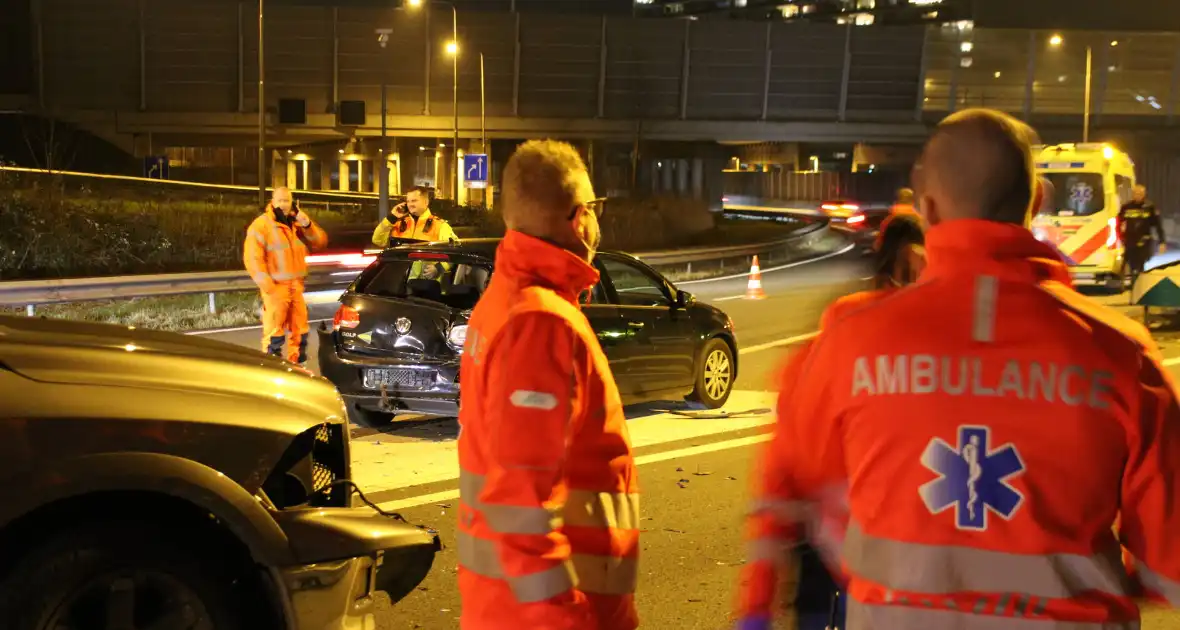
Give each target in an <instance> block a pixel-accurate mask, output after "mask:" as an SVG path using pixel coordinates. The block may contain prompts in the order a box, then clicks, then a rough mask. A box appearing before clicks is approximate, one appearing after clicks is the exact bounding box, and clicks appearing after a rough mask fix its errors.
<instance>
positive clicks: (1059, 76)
mask: <svg viewBox="0 0 1180 630" xmlns="http://www.w3.org/2000/svg"><path fill="white" fill-rule="evenodd" d="M1057 82H1058V83H1065V75H1064V74H1062V75H1058V76H1057Z"/></svg>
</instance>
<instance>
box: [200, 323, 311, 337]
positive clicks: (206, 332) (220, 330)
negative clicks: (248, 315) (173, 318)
mask: <svg viewBox="0 0 1180 630" xmlns="http://www.w3.org/2000/svg"><path fill="white" fill-rule="evenodd" d="M330 321H332V320H331V319H309V320H307V323H308V324H318V323H320V322H330ZM243 330H262V324H255V325H254V326H238V327H237V328H218V329H216V330H190V331H189V332H186V333H184V334H186V335H216V334H219V333H228V332H241V331H243Z"/></svg>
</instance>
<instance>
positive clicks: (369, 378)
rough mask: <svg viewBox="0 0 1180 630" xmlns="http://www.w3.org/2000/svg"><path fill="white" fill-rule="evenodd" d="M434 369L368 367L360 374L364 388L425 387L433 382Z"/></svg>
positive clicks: (403, 388) (435, 373)
mask: <svg viewBox="0 0 1180 630" xmlns="http://www.w3.org/2000/svg"><path fill="white" fill-rule="evenodd" d="M437 374H438V372H437V371H436V370H431V369H425V368H368V369H365V371H364V373H363V374H362V376H361V381H362V384H363V385H364V387H365V389H381V386H382V385H384V386H385V387H386V388H387V389H402V390H405V389H427V388H429V387H430V386H431V385H433V384H434V382H435V377H436V375H437Z"/></svg>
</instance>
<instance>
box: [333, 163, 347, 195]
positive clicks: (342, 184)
mask: <svg viewBox="0 0 1180 630" xmlns="http://www.w3.org/2000/svg"><path fill="white" fill-rule="evenodd" d="M336 164H337V167H336V168H337V169H339V173H340V181H339V182H338V183H337V186H338V188H337V189H338V190H340V191H341V192H348V160H340V161H338V162H337V163H336Z"/></svg>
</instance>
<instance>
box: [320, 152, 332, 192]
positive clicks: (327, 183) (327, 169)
mask: <svg viewBox="0 0 1180 630" xmlns="http://www.w3.org/2000/svg"><path fill="white" fill-rule="evenodd" d="M333 157H334V156H329V157H328V158H327V159H325V158H320V157H317V158H316V159H317V160H319V161H320V190H332V159H333Z"/></svg>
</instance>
